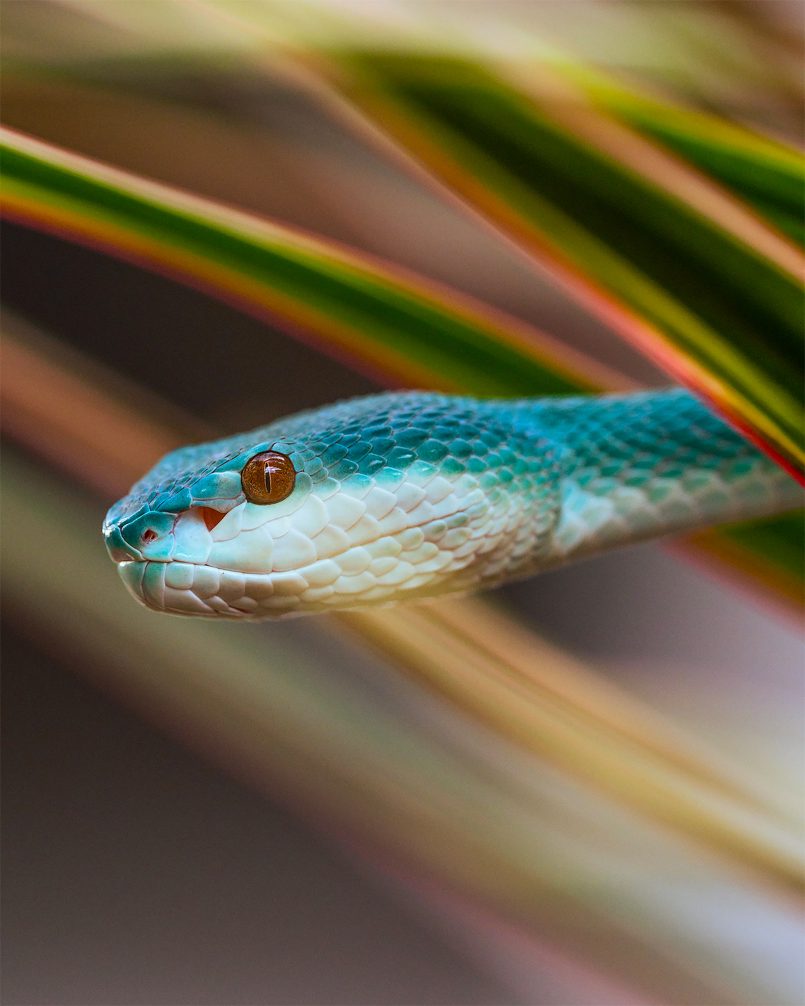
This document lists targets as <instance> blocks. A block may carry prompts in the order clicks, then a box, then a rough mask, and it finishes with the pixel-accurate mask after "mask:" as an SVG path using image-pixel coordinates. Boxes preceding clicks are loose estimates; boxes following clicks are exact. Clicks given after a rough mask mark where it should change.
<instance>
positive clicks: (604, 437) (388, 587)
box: [103, 388, 802, 619]
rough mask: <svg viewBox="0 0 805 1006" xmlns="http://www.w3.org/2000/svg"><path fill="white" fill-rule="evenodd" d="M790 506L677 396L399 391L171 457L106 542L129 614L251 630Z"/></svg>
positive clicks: (479, 584)
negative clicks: (133, 607) (137, 610)
mask: <svg viewBox="0 0 805 1006" xmlns="http://www.w3.org/2000/svg"><path fill="white" fill-rule="evenodd" d="M801 501H802V495H801V489H800V487H799V486H798V485H797V483H796V482H795V480H794V479H793V478H792V477H791V476H790V475H788V474H787V473H786V472H785V471H784V470H783V469H782V468H781V467H780V466H779V465H777V464H776V463H775V462H774V461H773V460H771V459H770V458H769V457H767V456H766V455H765V454H764V453H762V452H761V451H760V450H759V449H758V448H756V447H755V446H754V445H753V444H752V443H750V442H749V441H748V440H747V439H746V438H745V437H744V436H743V435H742V434H741V433H739V432H737V431H736V430H735V429H733V427H732V426H730V425H728V424H727V423H726V422H724V421H723V420H722V419H720V418H719V417H718V416H716V415H715V414H714V413H713V412H712V411H711V410H710V409H709V408H708V407H707V405H705V404H704V403H703V402H702V401H700V400H699V399H698V398H697V397H696V396H694V395H693V394H692V393H690V392H689V391H687V390H685V389H682V388H667V389H660V390H650V391H638V392H629V393H621V394H608V395H575V396H556V397H550V396H548V397H539V398H528V399H522V398H521V399H481V398H473V397H467V396H460V395H448V394H441V393H437V392H423V391H396V392H384V393H380V394H374V395H368V396H364V397H360V398H353V399H348V400H344V401H340V402H337V403H335V404H332V405H326V406H323V407H319V408H314V409H309V410H306V411H304V412H299V413H297V414H295V415H292V416H289V417H286V418H283V419H279V420H277V421H275V422H272V423H270V424H269V425H267V426H262V427H259V428H258V429H255V430H251V431H249V432H246V433H239V434H236V435H234V436H228V437H225V438H223V439H219V440H213V441H210V442H207V443H202V444H196V445H191V446H187V447H182V448H180V449H179V450H174V451H172V452H171V453H169V454H167V455H166V456H165V457H163V458H162V460H160V461H159V462H158V463H157V464H156V465H155V466H154V467H153V468H152V469H151V470H150V471H149V472H148V473H147V474H146V475H145V476H144V477H143V478H142V479H140V480H139V481H138V482H137V483H135V485H134V486H133V487H132V488H131V491H130V492H129V494H128V495H126V496H125V497H123V499H121V500H119V501H118V502H117V503H116V504H115V505H114V506H112V508H111V509H110V510H109V512H108V513H107V515H106V519H105V521H104V524H103V535H104V539H105V542H106V546H107V549H108V551H109V555H110V556H111V558H112V559H113V560H114V562H115V563H116V564H117V568H118V570H119V573H120V576H121V577H122V579H123V582H124V584H125V586H126V587H127V588H128V590H129V591H130V593H131V594H132V595H133V596H134V597H135V598H136V599H137V600H138V601H139V602H140V603H142V604H144V605H145V606H146V607H148V608H151V609H154V610H156V611H161V612H168V613H174V614H179V615H193V616H201V617H214V618H230V619H261V618H277V617H282V616H288V615H299V614H307V613H315V612H323V611H328V610H338V609H344V608H354V607H360V606H364V605H382V604H390V603H394V602H398V601H403V600H406V599H416V598H423V597H430V596H435V595H441V594H448V593H460V592H463V593H466V592H469V591H473V590H478V589H482V588H487V587H494V586H497V585H499V584H503V583H506V582H509V581H512V580H516V579H521V578H524V577H528V576H531V575H532V574H534V573H538V572H542V571H545V570H550V569H553V568H556V567H558V566H561V565H564V564H565V563H568V562H571V561H573V560H576V559H580V558H584V557H591V556H595V555H598V554H600V553H603V552H606V551H608V550H609V549H611V548H615V547H618V546H622V545H628V544H632V543H636V542H639V541H644V540H647V539H651V538H657V537H660V536H666V535H672V534H679V533H682V532H687V531H692V530H695V529H699V528H703V527H706V526H708V525H713V524H720V523H724V522H730V521H738V520H745V519H750V518H757V517H762V516H767V515H771V514H777V513H781V512H783V511H785V510H788V509H791V508H793V507H796V506H798V505H800V504H801Z"/></svg>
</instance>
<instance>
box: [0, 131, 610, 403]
mask: <svg viewBox="0 0 805 1006" xmlns="http://www.w3.org/2000/svg"><path fill="white" fill-rule="evenodd" d="M0 139H1V142H2V147H1V148H0V149H2V154H3V172H4V186H3V194H2V206H3V212H4V213H5V214H6V215H8V216H12V217H14V218H17V219H20V220H22V221H24V222H27V223H30V224H32V225H35V226H39V227H43V228H45V229H51V230H55V231H56V232H57V233H61V234H65V235H67V236H70V237H72V238H73V239H79V240H82V241H84V242H87V243H90V244H95V245H100V246H102V247H103V248H104V250H106V251H108V252H112V253H113V254H117V255H122V256H124V257H133V258H135V259H136V260H137V261H139V262H141V263H143V264H147V265H150V266H151V267H157V268H159V269H163V270H165V271H168V272H170V273H171V274H173V275H178V276H179V277H181V278H183V279H185V280H186V281H187V280H188V279H189V280H190V281H191V282H193V283H194V284H198V283H201V284H202V285H203V286H204V287H205V288H206V289H208V290H209V291H210V292H212V293H214V294H217V295H219V296H220V295H223V296H224V297H225V298H227V299H236V300H237V301H238V303H239V304H240V305H241V306H246V308H247V309H252V310H254V309H255V308H256V309H257V310H258V311H262V312H263V313H270V314H271V316H272V318H274V319H279V320H280V321H281V322H285V323H290V324H291V325H292V326H293V328H292V331H293V332H294V333H295V334H299V332H298V327H297V326H299V327H301V328H302V329H303V331H304V338H305V339H306V340H308V341H314V342H316V343H317V344H318V345H319V346H320V348H322V349H323V350H325V351H327V352H330V353H334V354H340V355H347V356H349V357H350V359H351V361H352V363H353V365H354V364H355V363H356V362H357V363H358V364H359V365H363V366H364V367H366V366H367V364H368V365H369V367H370V368H371V369H372V370H373V372H374V373H375V374H377V373H378V372H380V373H382V374H384V376H386V377H388V376H389V375H394V376H395V377H396V378H398V379H402V380H404V381H405V382H406V383H412V384H422V385H426V386H430V387H434V386H435V387H440V388H443V389H446V390H464V391H470V392H473V393H477V394H480V395H496V394H498V395H516V394H523V395H524V394H539V393H561V392H569V391H576V390H579V389H588V390H589V389H591V388H592V387H594V385H595V383H601V382H603V381H605V380H610V381H611V380H616V378H615V377H614V375H612V374H609V373H607V371H606V370H605V368H602V367H598V366H597V365H596V364H595V363H594V362H593V361H591V360H588V359H585V358H584V357H582V356H581V355H579V354H575V353H574V352H573V351H571V350H569V349H567V348H566V347H564V346H563V345H562V344H561V343H559V342H558V341H556V340H553V339H550V338H549V337H548V336H546V335H544V334H542V333H540V332H537V331H536V330H535V329H533V328H530V327H529V326H527V325H525V324H524V323H521V322H517V321H515V320H514V319H511V318H506V317H505V316H502V315H500V314H499V313H498V312H494V311H492V310H489V309H485V308H482V307H480V305H475V304H472V303H471V302H469V300H468V298H464V297H461V296H460V295H458V294H453V293H450V294H447V293H446V292H444V291H435V292H434V291H431V290H430V289H429V288H428V285H427V284H426V283H425V282H424V281H419V280H416V281H415V280H414V279H413V278H411V277H405V278H400V277H399V276H397V275H395V274H394V272H393V271H392V270H391V269H390V268H385V267H384V266H382V265H381V264H379V263H375V262H372V261H370V260H369V259H368V257H367V258H361V257H359V256H358V255H357V254H356V253H354V252H347V251H346V250H344V249H341V248H338V247H336V246H334V245H328V244H325V243H324V242H322V241H319V240H314V239H312V238H309V237H307V236H305V235H303V234H301V233H300V232H298V231H294V230H292V229H290V228H286V227H282V226H279V225H277V224H274V223H268V222H265V221H262V220H259V219H257V218H255V217H251V216H249V215H247V214H245V213H239V212H236V211H234V210H229V209H227V208H225V207H222V206H220V205H216V204H214V203H212V202H209V201H206V200H203V199H199V198H195V197H192V196H189V195H186V194H182V193H179V192H177V191H176V190H172V189H169V188H167V187H165V186H160V185H155V184H152V183H148V182H145V181H143V180H141V179H138V178H135V177H134V176H132V175H130V174H126V173H124V172H119V171H115V170H113V169H109V168H107V167H105V166H101V165H99V164H97V163H93V162H92V161H89V160H86V159H84V158H78V157H75V156H73V155H70V154H66V153H65V152H63V151H59V150H57V149H56V148H54V147H51V146H49V145H47V144H43V143H40V142H38V141H35V140H32V139H30V138H27V137H24V136H22V135H21V134H18V133H15V132H13V131H11V130H3V131H2V133H1V134H0Z"/></svg>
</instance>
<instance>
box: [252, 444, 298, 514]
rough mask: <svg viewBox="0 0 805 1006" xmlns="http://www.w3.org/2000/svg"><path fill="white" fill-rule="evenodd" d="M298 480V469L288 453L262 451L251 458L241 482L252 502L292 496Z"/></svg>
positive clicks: (277, 501)
mask: <svg viewBox="0 0 805 1006" xmlns="http://www.w3.org/2000/svg"><path fill="white" fill-rule="evenodd" d="M295 481H296V469H295V468H294V466H293V462H292V461H291V459H290V458H289V457H288V456H287V454H278V453H277V452H276V451H262V452H261V453H260V454H255V456H254V457H253V458H249V460H248V461H247V462H246V464H245V465H244V467H243V471H242V472H241V476H240V482H241V485H242V486H243V492H244V493H245V494H246V499H247V500H249V502H251V503H260V504H263V503H279V501H280V500H284V499H285V497H286V496H290V495H291V492H292V491H293V487H294V482H295Z"/></svg>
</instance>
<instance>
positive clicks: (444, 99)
mask: <svg viewBox="0 0 805 1006" xmlns="http://www.w3.org/2000/svg"><path fill="white" fill-rule="evenodd" d="M316 65H317V66H318V68H319V70H320V71H321V72H323V73H324V74H325V75H327V76H328V77H329V79H330V80H331V81H332V82H333V83H335V84H336V86H338V87H339V88H340V90H341V91H342V93H344V94H345V95H346V96H348V97H349V98H350V99H351V100H352V101H353V102H355V103H356V104H357V105H358V106H359V107H360V108H361V109H363V111H364V112H366V113H368V114H369V115H370V116H371V117H372V118H373V119H374V121H375V122H376V123H377V124H378V125H380V126H382V128H383V129H385V130H386V131H387V132H388V133H390V134H391V135H392V136H393V137H394V138H395V139H396V140H397V141H398V142H400V143H401V144H403V145H404V146H405V147H406V149H407V150H408V151H409V152H411V153H412V154H414V155H415V157H416V158H417V159H418V160H419V161H421V162H422V163H424V164H425V165H426V166H427V167H428V168H429V169H430V170H431V171H432V172H433V173H434V174H435V175H436V176H437V177H438V178H439V179H441V180H442V181H443V182H445V183H446V184H447V185H449V186H450V187H451V188H452V189H454V190H455V191H456V192H457V193H459V194H460V195H461V196H462V197H463V198H464V199H465V200H467V201H468V202H469V203H470V204H471V205H472V206H473V207H475V208H476V209H478V210H480V211H481V212H482V213H483V214H485V215H486V216H487V217H489V218H490V219H491V220H492V221H493V222H494V223H495V224H496V225H497V226H498V227H499V228H501V229H502V230H504V231H505V232H506V233H507V234H509V235H510V236H512V237H513V238H514V239H515V240H516V241H518V242H519V243H520V244H521V246H523V247H524V248H526V249H527V250H529V251H530V252H531V253H532V254H533V255H534V256H536V257H537V258H539V259H540V260H542V261H544V262H547V263H548V264H549V265H550V266H551V267H552V268H553V269H554V270H555V271H556V272H558V274H559V275H560V276H561V277H563V278H564V279H565V281H567V282H568V283H569V284H570V285H571V287H572V288H573V289H574V290H575V291H576V292H577V293H579V294H580V295H581V296H583V297H584V298H585V299H586V300H587V301H588V303H590V304H591V305H593V306H594V307H595V308H597V309H598V311H599V312H600V313H601V314H602V316H603V317H604V318H605V319H606V320H607V321H608V322H609V323H610V324H611V325H612V326H613V327H614V328H615V329H616V330H617V331H619V332H620V333H621V334H622V335H624V336H625V337H627V338H629V339H630V340H631V341H633V342H634V343H635V344H636V345H637V346H638V347H639V348H640V349H641V350H642V351H644V352H645V353H647V354H648V355H650V356H652V357H653V358H654V359H655V360H656V361H657V362H659V363H660V364H661V365H662V366H663V367H665V369H666V370H668V371H669V373H671V374H673V375H674V376H675V377H676V378H677V379H679V380H680V381H682V382H684V383H686V384H689V385H690V386H692V387H693V388H695V389H696V390H698V391H699V392H700V393H701V394H703V395H704V396H705V397H706V398H708V399H709V400H710V401H711V402H712V403H713V404H714V405H715V406H716V407H717V408H718V409H719V410H720V411H721V412H722V413H723V414H724V415H726V416H727V417H728V418H729V419H731V420H732V421H733V422H734V423H735V424H736V425H737V426H738V427H739V428H741V429H742V430H744V431H745V432H746V433H748V434H749V435H750V436H752V437H753V438H754V439H755V440H757V442H758V443H760V444H761V445H762V446H763V447H764V448H765V449H766V450H768V452H769V453H770V454H772V455H773V456H774V457H776V458H777V459H778V460H779V461H780V462H781V463H782V464H784V465H785V466H786V467H788V468H789V469H790V470H791V471H792V472H795V473H797V474H798V475H800V476H801V474H802V471H803V463H804V462H805V452H804V451H803V447H802V440H801V433H800V429H801V419H802V413H801V409H800V404H799V400H800V373H799V362H800V355H799V354H800V345H801V330H802V322H803V310H802V297H801V292H800V282H799V277H800V272H801V270H802V268H803V259H802V256H801V255H800V254H799V252H798V250H797V249H796V248H795V247H794V246H793V245H792V244H791V243H790V242H788V241H787V240H786V239H785V238H784V237H783V236H782V235H781V234H780V233H779V232H778V231H777V230H776V229H773V228H771V227H769V226H768V225H766V224H765V223H764V222H763V221H762V220H760V219H759V218H758V217H757V215H756V214H754V213H752V212H751V211H750V210H749V209H748V207H746V206H744V205H742V204H741V203H739V202H738V201H737V200H735V199H734V198H732V197H730V196H729V195H728V194H726V193H725V192H724V191H723V190H722V189H721V188H720V187H718V186H716V185H714V184H713V183H712V182H711V181H709V180H708V179H706V178H704V177H703V176H702V174H701V173H700V172H698V171H694V170H692V169H691V168H690V167H688V166H687V165H685V164H684V163H682V162H681V161H680V160H679V159H678V158H670V157H668V156H667V155H666V154H665V153H664V152H663V151H662V150H661V149H660V148H659V147H657V146H656V145H654V144H652V143H649V142H648V141H647V140H645V139H644V138H643V137H641V136H639V135H638V134H637V133H635V132H633V131H631V130H629V129H627V128H626V127H625V126H623V124H621V123H619V122H617V121H616V120H615V119H614V118H611V117H608V116H606V115H604V114H603V113H601V112H600V111H598V110H596V109H595V108H593V107H592V105H591V104H590V103H589V102H588V101H587V100H586V99H585V98H584V96H583V94H582V93H581V91H579V90H578V89H575V88H573V87H572V85H571V84H570V83H569V82H568V81H567V80H566V79H564V78H562V77H561V76H559V75H555V76H552V77H551V78H550V79H549V80H548V81H547V83H546V82H545V81H543V80H542V77H543V76H544V74H545V73H546V72H547V71H545V70H544V68H540V69H539V70H538V71H535V73H534V75H533V76H534V79H529V80H527V81H524V80H523V79H522V78H521V77H514V76H513V71H508V70H505V71H504V70H500V69H490V68H487V67H485V66H483V65H481V64H480V63H479V62H470V61H468V60H465V59H462V58H452V57H443V56H439V55H427V54H424V55H423V54H422V53H401V52H399V51H395V52H380V51H338V52H334V53H328V54H327V55H326V56H321V57H320V58H319V59H318V60H317V63H316ZM687 142H688V145H695V144H693V141H692V140H688V141H687ZM681 147H682V143H681V141H680V143H679V148H680V149H681ZM709 156H710V159H711V160H712V161H714V162H715V160H716V158H715V157H714V156H713V154H712V152H711V153H710V155H709ZM750 158H751V151H750V149H749V147H747V148H746V149H745V150H744V160H743V162H742V166H741V169H740V173H742V175H743V176H744V177H745V176H746V174H747V171H748V169H747V161H748V159H750ZM760 160H761V161H762V162H763V163H765V164H766V166H767V168H768V163H769V159H768V157H766V156H765V155H764V157H761V158H760ZM731 168H732V170H734V171H735V172H737V171H738V168H737V167H735V166H734V165H731ZM722 170H723V169H722ZM714 173H715V172H714ZM783 176H784V177H785V178H787V177H788V175H786V174H785V173H783ZM745 184H748V183H745ZM786 192H787V190H786ZM779 198H781V199H783V196H782V195H781V196H780V197H779ZM786 198H788V197H786ZM785 205H786V206H787V205H788V202H786V203H785Z"/></svg>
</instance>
